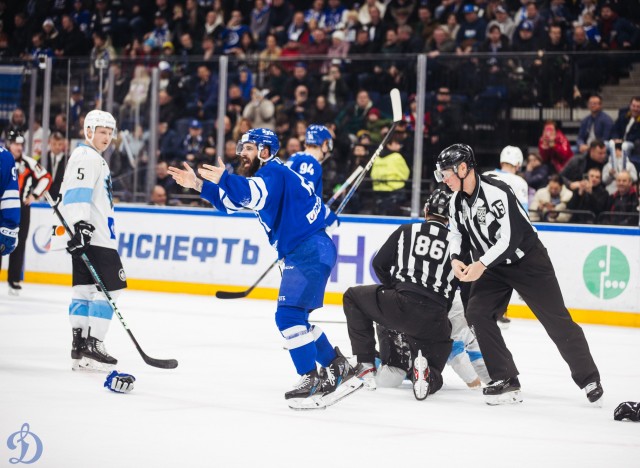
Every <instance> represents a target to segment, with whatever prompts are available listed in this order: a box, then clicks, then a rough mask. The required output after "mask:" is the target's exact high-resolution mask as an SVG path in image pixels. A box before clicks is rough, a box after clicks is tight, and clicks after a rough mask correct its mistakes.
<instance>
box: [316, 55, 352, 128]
mask: <svg viewBox="0 0 640 468" xmlns="http://www.w3.org/2000/svg"><path fill="white" fill-rule="evenodd" d="M350 92H351V91H350V90H349V86H348V85H347V82H346V81H345V79H344V78H343V77H342V71H341V70H340V67H339V66H338V65H335V64H334V65H331V66H330V67H329V73H328V74H326V75H325V76H323V77H322V88H321V91H320V94H322V95H323V96H324V97H326V102H327V103H328V104H329V105H330V106H331V108H332V109H339V108H342V106H344V104H345V103H346V102H347V101H348V99H349V94H350ZM313 121H314V122H327V120H321V121H319V120H313Z"/></svg>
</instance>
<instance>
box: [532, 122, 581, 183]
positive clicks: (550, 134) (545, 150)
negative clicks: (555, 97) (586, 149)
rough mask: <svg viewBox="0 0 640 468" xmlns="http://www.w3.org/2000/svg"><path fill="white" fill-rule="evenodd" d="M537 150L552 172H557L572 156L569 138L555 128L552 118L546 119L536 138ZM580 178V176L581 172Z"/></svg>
mask: <svg viewBox="0 0 640 468" xmlns="http://www.w3.org/2000/svg"><path fill="white" fill-rule="evenodd" d="M538 152H539V154H540V156H541V157H542V160H543V161H544V163H545V164H549V165H550V167H551V169H552V172H558V173H559V172H561V171H562V169H564V166H565V165H566V164H567V162H568V161H569V160H570V159H571V158H572V157H573V151H571V145H570V144H569V140H568V139H567V137H566V136H565V135H564V133H562V130H560V129H559V128H557V126H556V123H555V122H554V121H553V120H547V121H546V122H545V123H544V128H543V130H542V135H541V136H540V139H539V140H538ZM583 173H584V171H583ZM580 178H582V173H581V174H580Z"/></svg>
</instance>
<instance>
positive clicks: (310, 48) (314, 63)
mask: <svg viewBox="0 0 640 468" xmlns="http://www.w3.org/2000/svg"><path fill="white" fill-rule="evenodd" d="M330 45H331V43H330V42H329V38H328V37H327V33H326V32H325V31H324V29H320V28H316V29H314V30H313V31H312V32H311V40H310V41H309V43H308V44H306V45H304V46H303V47H302V48H301V52H302V54H303V55H307V56H309V55H320V56H323V55H327V54H328V53H329V47H330ZM322 64H323V62H321V61H320V60H311V61H309V73H308V74H309V76H310V77H312V78H313V77H314V76H316V74H317V73H318V72H321V70H320V69H321V67H322ZM321 73H324V72H321ZM314 81H315V78H314ZM313 94H314V96H315V94H316V92H315V90H314V93H313Z"/></svg>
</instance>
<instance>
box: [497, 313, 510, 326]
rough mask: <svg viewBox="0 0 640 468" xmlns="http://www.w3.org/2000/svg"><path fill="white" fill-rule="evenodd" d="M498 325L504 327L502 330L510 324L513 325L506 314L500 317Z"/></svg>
mask: <svg viewBox="0 0 640 468" xmlns="http://www.w3.org/2000/svg"><path fill="white" fill-rule="evenodd" d="M497 322H498V326H499V327H500V328H501V329H502V330H506V329H508V328H509V325H511V319H510V318H508V317H507V316H506V315H503V316H501V317H498V320H497Z"/></svg>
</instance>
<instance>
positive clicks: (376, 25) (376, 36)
mask: <svg viewBox="0 0 640 468" xmlns="http://www.w3.org/2000/svg"><path fill="white" fill-rule="evenodd" d="M369 16H370V17H371V20H370V21H369V23H368V24H367V33H368V35H369V43H370V44H371V52H372V53H378V52H380V48H381V47H382V43H383V42H384V39H385V36H386V32H387V29H388V26H387V25H386V24H385V23H384V22H383V21H382V16H381V13H380V10H379V9H378V8H377V7H375V6H372V7H369Z"/></svg>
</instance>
